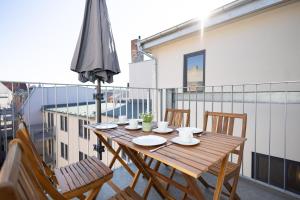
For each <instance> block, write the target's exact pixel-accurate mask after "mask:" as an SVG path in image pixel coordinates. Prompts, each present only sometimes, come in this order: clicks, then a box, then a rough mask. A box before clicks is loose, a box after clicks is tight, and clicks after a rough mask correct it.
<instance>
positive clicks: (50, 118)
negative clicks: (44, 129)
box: [47, 112, 54, 128]
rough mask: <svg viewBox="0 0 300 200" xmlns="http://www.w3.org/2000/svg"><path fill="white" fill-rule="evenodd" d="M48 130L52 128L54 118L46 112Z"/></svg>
mask: <svg viewBox="0 0 300 200" xmlns="http://www.w3.org/2000/svg"><path fill="white" fill-rule="evenodd" d="M47 123H48V128H50V127H53V126H54V116H53V113H50V112H48V121H47Z"/></svg>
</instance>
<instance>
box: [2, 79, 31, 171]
mask: <svg viewBox="0 0 300 200" xmlns="http://www.w3.org/2000/svg"><path fill="white" fill-rule="evenodd" d="M26 90H27V86H26V84H25V83H12V82H0V166H1V165H2V161H3V160H4V158H5V155H6V151H7V148H8V144H9V142H10V140H12V139H13V133H14V130H16V129H17V125H18V123H17V116H18V112H19V110H20V108H21V106H22V104H23V103H24V101H25V99H26V97H27V95H26V94H24V91H26Z"/></svg>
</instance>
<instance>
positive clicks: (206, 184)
mask: <svg viewBox="0 0 300 200" xmlns="http://www.w3.org/2000/svg"><path fill="white" fill-rule="evenodd" d="M198 180H199V181H200V182H201V183H202V184H203V185H204V186H205V187H206V188H208V187H209V184H208V183H207V182H206V180H204V178H202V176H200V177H199V178H198Z"/></svg>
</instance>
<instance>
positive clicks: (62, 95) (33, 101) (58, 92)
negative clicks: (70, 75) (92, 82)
mask: <svg viewBox="0 0 300 200" xmlns="http://www.w3.org/2000/svg"><path fill="white" fill-rule="evenodd" d="M77 91H78V92H77ZM94 93H95V90H94V89H93V88H88V87H77V86H67V87H65V86H64V87H56V88H55V87H43V88H42V87H36V88H34V89H33V91H31V93H30V95H29V97H28V98H27V100H26V101H25V103H24V105H23V108H22V111H23V117H24V119H25V121H26V123H28V124H41V123H42V120H43V119H42V112H41V108H42V106H43V105H54V104H66V103H77V96H78V102H79V103H80V102H89V101H94V99H93V94H94ZM43 94H44V95H43Z"/></svg>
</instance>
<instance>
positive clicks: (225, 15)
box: [140, 0, 296, 50]
mask: <svg viewBox="0 0 300 200" xmlns="http://www.w3.org/2000/svg"><path fill="white" fill-rule="evenodd" d="M292 2H296V1H294V0H236V1H233V2H231V3H229V4H226V5H224V6H222V7H220V8H217V9H215V10H213V11H212V12H211V13H210V15H209V17H207V18H206V19H205V20H203V19H202V20H201V19H197V18H195V19H191V20H188V21H186V22H183V23H181V24H178V25H176V26H173V27H171V28H169V29H166V30H164V31H161V32H159V33H156V34H154V35H152V36H149V37H146V38H144V39H142V40H140V44H141V46H142V47H143V49H145V50H147V49H151V48H152V47H155V46H158V45H161V44H164V43H166V42H169V41H172V40H175V39H178V38H181V37H184V36H187V35H189V34H192V33H195V32H199V31H201V27H202V28H203V29H204V30H207V29H211V28H213V27H216V26H218V25H221V24H225V23H228V22H231V21H234V20H237V19H239V18H241V17H245V16H250V15H251V14H254V13H258V12H262V11H264V10H266V9H268V8H271V7H276V6H283V5H286V4H288V3H292Z"/></svg>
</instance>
